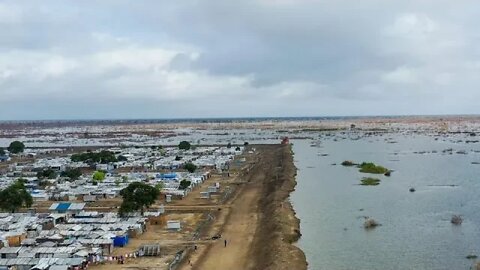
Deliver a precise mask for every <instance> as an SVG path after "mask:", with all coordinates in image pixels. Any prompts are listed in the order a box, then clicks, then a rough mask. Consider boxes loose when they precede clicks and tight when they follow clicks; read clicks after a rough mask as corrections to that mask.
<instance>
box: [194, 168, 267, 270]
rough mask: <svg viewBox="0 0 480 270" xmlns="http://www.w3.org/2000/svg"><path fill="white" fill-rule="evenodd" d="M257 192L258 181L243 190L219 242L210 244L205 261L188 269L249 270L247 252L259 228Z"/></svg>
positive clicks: (259, 176) (260, 175)
mask: <svg viewBox="0 0 480 270" xmlns="http://www.w3.org/2000/svg"><path fill="white" fill-rule="evenodd" d="M261 177H262V174H258V175H257V176H256V177H255V178H258V179H259V178H261ZM258 179H254V180H258ZM260 191H261V185H260V184H259V183H258V181H254V182H252V183H250V184H247V185H246V186H245V187H244V189H243V190H242V191H241V194H240V195H239V196H238V197H237V198H236V199H235V202H234V203H233V204H232V206H231V209H230V211H231V212H230V216H229V217H228V222H227V224H225V227H224V229H223V232H222V239H219V240H217V241H216V242H215V243H214V244H212V245H211V246H210V248H209V249H208V250H207V252H206V254H204V255H203V256H204V259H203V260H201V261H199V263H198V264H197V265H195V266H194V267H193V268H191V269H198V270H200V269H211V270H215V269H219V270H220V269H230V270H233V269H248V262H249V260H248V256H249V250H250V247H251V245H252V242H253V238H254V236H255V232H256V229H257V225H258V214H259V213H258V199H259V196H260ZM225 240H226V241H227V245H226V246H225Z"/></svg>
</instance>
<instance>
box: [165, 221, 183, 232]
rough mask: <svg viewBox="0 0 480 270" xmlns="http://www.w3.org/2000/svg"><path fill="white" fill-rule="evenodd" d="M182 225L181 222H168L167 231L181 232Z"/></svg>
mask: <svg viewBox="0 0 480 270" xmlns="http://www.w3.org/2000/svg"><path fill="white" fill-rule="evenodd" d="M181 229H182V225H181V223H180V221H179V220H169V221H167V230H169V231H180V230H181Z"/></svg>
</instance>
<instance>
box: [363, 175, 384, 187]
mask: <svg viewBox="0 0 480 270" xmlns="http://www.w3.org/2000/svg"><path fill="white" fill-rule="evenodd" d="M360 181H361V183H360V185H362V186H378V185H379V184H380V179H378V178H372V177H364V178H363V179H362V180H360Z"/></svg>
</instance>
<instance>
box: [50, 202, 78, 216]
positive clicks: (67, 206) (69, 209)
mask: <svg viewBox="0 0 480 270" xmlns="http://www.w3.org/2000/svg"><path fill="white" fill-rule="evenodd" d="M83 208H85V203H69V202H62V203H54V204H52V205H51V206H50V208H48V210H50V211H52V212H55V213H59V214H70V215H75V214H78V213H80V212H82V211H83Z"/></svg>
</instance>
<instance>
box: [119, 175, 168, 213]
mask: <svg viewBox="0 0 480 270" xmlns="http://www.w3.org/2000/svg"><path fill="white" fill-rule="evenodd" d="M159 194H160V191H159V190H158V189H157V188H155V187H152V186H149V185H147V184H145V183H142V182H133V183H131V184H129V185H128V187H126V188H124V189H122V190H121V191H120V195H121V196H122V198H123V202H122V205H121V206H120V209H119V214H120V216H125V215H126V214H128V213H132V212H135V211H139V210H140V213H141V214H142V216H143V213H144V211H145V209H146V208H148V207H149V206H150V205H152V204H153V203H155V200H156V199H157V197H158V195H159Z"/></svg>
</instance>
